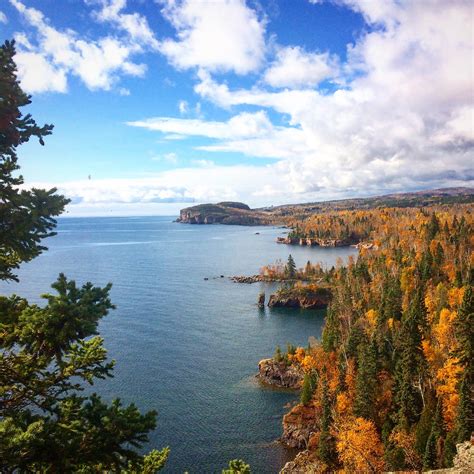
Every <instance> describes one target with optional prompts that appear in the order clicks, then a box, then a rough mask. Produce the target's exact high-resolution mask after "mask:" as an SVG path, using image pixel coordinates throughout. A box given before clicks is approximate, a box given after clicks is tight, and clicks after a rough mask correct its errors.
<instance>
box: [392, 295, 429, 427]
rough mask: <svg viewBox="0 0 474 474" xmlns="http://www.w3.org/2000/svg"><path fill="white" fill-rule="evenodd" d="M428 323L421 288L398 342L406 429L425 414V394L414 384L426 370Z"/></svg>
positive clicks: (398, 397)
mask: <svg viewBox="0 0 474 474" xmlns="http://www.w3.org/2000/svg"><path fill="white" fill-rule="evenodd" d="M424 322H425V314H424V303H423V299H422V293H421V291H420V289H418V290H416V291H415V296H414V298H413V300H412V302H411V305H410V308H409V309H408V311H407V312H406V313H404V315H403V317H402V325H401V333H400V336H399V340H398V346H399V357H398V360H397V363H396V367H395V382H396V389H395V401H396V404H397V408H398V413H397V418H398V423H399V424H400V425H401V426H403V427H404V428H408V427H410V426H411V425H413V424H414V423H416V422H417V421H418V419H419V416H420V414H421V406H422V400H421V393H420V391H419V389H418V388H416V387H415V384H414V382H420V379H421V377H422V373H423V368H424V357H423V351H422V348H421V329H420V328H421V326H422V325H423V326H424Z"/></svg>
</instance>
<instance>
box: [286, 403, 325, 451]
mask: <svg viewBox="0 0 474 474" xmlns="http://www.w3.org/2000/svg"><path fill="white" fill-rule="evenodd" d="M320 416H321V414H320V413H317V410H316V407H315V406H314V405H313V404H312V403H311V402H310V403H309V404H308V405H303V404H298V405H296V406H294V407H293V408H292V409H291V410H290V412H289V413H287V414H286V415H285V416H284V417H283V434H282V436H281V441H282V442H283V443H284V444H286V445H287V446H290V447H291V448H299V449H306V448H307V447H308V443H309V439H310V437H311V435H312V434H313V433H317V432H318V431H319V419H320Z"/></svg>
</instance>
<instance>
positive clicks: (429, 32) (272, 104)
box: [195, 0, 474, 194]
mask: <svg viewBox="0 0 474 474" xmlns="http://www.w3.org/2000/svg"><path fill="white" fill-rule="evenodd" d="M346 3H347V4H348V5H349V6H350V7H351V8H354V9H356V10H357V11H360V12H361V13H362V14H363V15H364V18H365V19H366V21H367V22H368V23H369V24H370V25H371V26H375V27H374V28H373V29H372V30H369V32H367V33H366V34H365V35H363V36H362V37H360V39H359V40H358V41H357V42H356V43H355V44H354V45H351V46H349V47H348V55H349V59H348V62H347V63H346V64H343V65H342V68H341V69H342V71H343V72H344V73H345V74H346V76H345V78H343V79H345V82H346V83H345V87H343V88H339V89H337V90H335V91H334V92H331V93H322V92H321V91H319V90H318V89H317V88H314V89H309V88H307V87H306V88H305V89H304V90H299V89H292V90H282V91H277V92H272V91H268V90H265V89H264V88H262V87H261V86H260V87H258V86H256V87H253V88H251V89H234V90H231V89H230V88H229V87H228V86H227V84H225V83H219V82H217V81H216V80H215V79H214V78H213V77H212V76H211V74H209V73H208V72H206V71H201V72H200V73H199V79H200V81H199V83H198V84H197V85H196V86H195V91H196V92H197V93H198V94H199V95H200V96H201V97H203V98H205V99H207V100H210V101H212V102H214V103H215V104H217V105H218V106H220V107H224V108H228V109H229V108H232V107H233V108H235V107H238V106H258V107H264V108H268V109H271V110H273V111H274V112H277V113H280V114H283V115H284V116H288V117H289V124H290V125H291V127H280V128H279V129H277V130H275V132H274V134H272V136H271V137H268V139H267V137H255V138H251V139H248V140H246V141H245V146H246V147H247V148H248V149H249V150H258V153H259V156H267V157H273V156H279V155H277V153H278V152H279V150H281V149H285V144H288V143H290V141H291V137H292V135H293V134H290V135H289V137H285V136H284V135H285V133H286V132H287V130H286V129H288V128H293V129H294V130H297V131H298V132H299V134H298V139H299V144H300V148H299V152H294V153H293V154H292V155H291V156H287V157H286V158H285V159H283V160H281V161H280V162H279V163H278V164H277V165H275V166H276V167H278V169H279V170H280V171H281V172H282V173H284V174H285V175H286V176H287V177H288V183H289V184H288V185H289V187H290V188H291V189H293V190H295V191H298V192H308V193H311V192H312V191H313V190H314V189H315V186H317V187H318V188H320V189H325V190H328V191H329V190H330V191H332V192H333V193H338V192H340V191H344V192H346V193H349V194H350V193H355V192H357V193H360V192H361V190H363V191H362V192H366V193H370V192H372V193H374V192H383V191H387V190H394V191H396V190H403V189H406V188H411V189H413V188H420V187H422V188H426V187H429V186H443V185H462V184H471V183H472V177H473V172H472V171H473V166H472V154H473V144H474V140H473V130H474V124H473V112H472V111H473V102H474V96H473V94H472V87H473V82H474V77H473V71H474V64H473V57H472V46H473V45H472V21H473V18H472V16H473V13H472V8H471V7H470V5H469V4H468V2H462V1H460V2H448V3H447V2H428V3H426V2H423V3H418V2H406V3H405V2H390V1H386V2H364V1H360V2H359V1H355V0H354V1H348V2H346ZM380 24H383V27H378V26H376V25H380ZM277 61H278V59H277ZM288 74H290V73H289V72H288ZM264 77H265V76H264ZM287 85H290V82H288V83H287ZM285 128H286V129H285ZM207 149H208V150H210V151H212V150H214V151H222V150H226V151H242V143H241V141H234V142H229V141H225V142H223V143H221V144H219V145H217V146H211V147H207ZM290 151H291V148H290Z"/></svg>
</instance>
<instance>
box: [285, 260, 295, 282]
mask: <svg viewBox="0 0 474 474" xmlns="http://www.w3.org/2000/svg"><path fill="white" fill-rule="evenodd" d="M285 276H286V278H288V279H290V280H292V279H294V278H295V277H296V264H295V261H294V259H293V257H292V256H291V254H290V255H288V262H287V263H286V266H285Z"/></svg>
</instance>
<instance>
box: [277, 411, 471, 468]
mask: <svg viewBox="0 0 474 474" xmlns="http://www.w3.org/2000/svg"><path fill="white" fill-rule="evenodd" d="M295 408H296V407H295ZM317 437H318V434H317V433H315V434H314V435H313V436H310V439H309V443H308V445H309V446H308V447H309V449H305V450H304V451H301V452H300V453H298V454H297V455H296V457H295V459H294V460H293V461H289V462H287V463H286V464H285V466H284V467H283V469H282V470H281V471H280V474H319V473H320V472H323V471H322V469H321V468H322V466H321V462H320V461H319V460H318V459H317V456H316V450H315V449H316V445H315V446H312V442H311V441H312V439H313V438H317ZM456 450H457V454H456V456H455V457H454V459H453V467H450V468H447V469H435V470H432V471H425V473H426V474H472V473H473V472H474V438H471V441H465V442H464V443H460V444H458V445H457V446H456ZM404 472H405V474H408V473H410V472H412V473H413V474H416V472H418V471H404ZM385 474H397V473H394V472H390V473H385Z"/></svg>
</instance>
